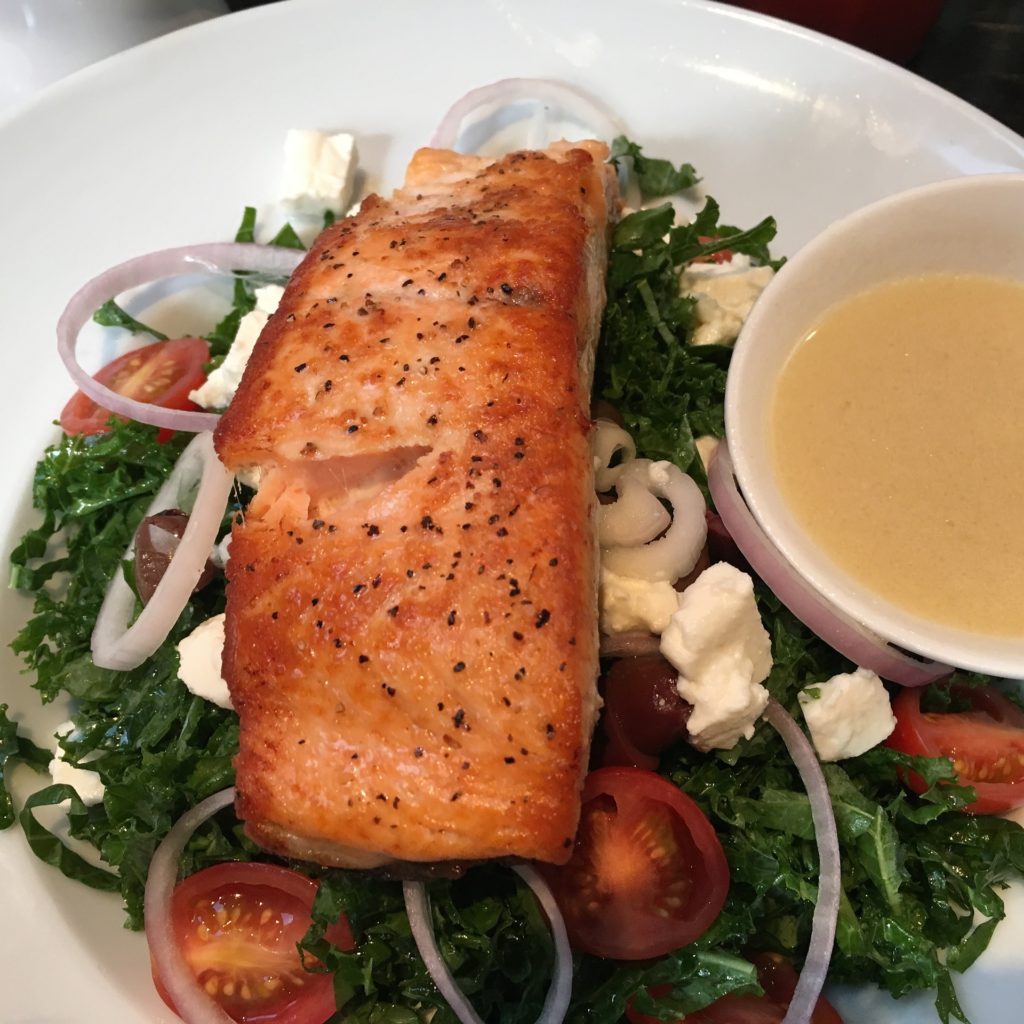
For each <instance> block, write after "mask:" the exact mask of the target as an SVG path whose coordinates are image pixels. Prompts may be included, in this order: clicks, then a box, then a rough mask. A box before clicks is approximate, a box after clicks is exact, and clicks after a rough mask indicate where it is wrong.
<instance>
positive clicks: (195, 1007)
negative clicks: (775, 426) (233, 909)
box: [143, 787, 235, 1024]
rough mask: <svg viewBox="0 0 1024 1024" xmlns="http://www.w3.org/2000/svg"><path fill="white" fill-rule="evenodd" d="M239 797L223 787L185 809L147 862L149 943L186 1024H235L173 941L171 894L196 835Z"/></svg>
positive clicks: (147, 926)
mask: <svg viewBox="0 0 1024 1024" xmlns="http://www.w3.org/2000/svg"><path fill="white" fill-rule="evenodd" d="M234 799H235V790H234V787H231V788H229V789H222V790H221V791H220V792H219V793H214V795H213V796H209V797H207V798H206V799H205V800H203V801H202V802H201V803H199V804H196V806H195V807H193V808H192V809H191V810H189V811H186V812H185V814H184V815H182V817H180V818H179V819H178V821H177V822H176V823H175V825H174V827H173V828H172V829H171V831H170V832H168V833H167V835H166V836H165V837H164V839H163V842H161V843H160V845H159V846H158V847H157V848H156V852H155V853H154V854H153V859H152V860H151V861H150V862H149V874H148V875H147V876H146V894H145V900H144V903H143V908H144V911H145V916H146V941H147V942H148V943H149V955H150V956H151V957H152V958H153V963H154V965H155V967H156V973H157V974H158V975H159V976H160V980H161V981H162V982H163V985H164V988H166V989H167V994H168V995H169V996H170V997H171V1001H172V1002H173V1003H174V1007H175V1010H176V1011H177V1014H178V1016H179V1017H181V1019H182V1020H183V1021H185V1024H234V1021H233V1019H232V1018H231V1017H229V1016H228V1015H227V1014H226V1013H225V1012H224V1011H223V1010H222V1009H221V1008H220V1007H219V1006H218V1005H217V1004H216V1003H215V1002H214V1001H213V1000H212V999H211V998H210V997H209V996H208V995H207V994H206V992H205V991H204V989H203V987H202V986H201V985H200V984H199V982H198V981H196V978H195V975H194V974H193V973H192V971H191V969H190V968H189V966H188V964H187V963H186V962H185V958H184V957H183V956H182V955H181V950H180V949H178V946H177V943H176V942H175V941H174V928H173V927H172V924H171V896H172V894H173V893H174V887H175V885H176V884H177V881H178V863H179V861H180V860H181V854H182V852H183V851H184V849H185V844H186V843H187V842H188V841H189V839H190V838H191V836H192V833H193V832H195V830H196V829H197V828H198V827H199V826H200V825H202V823H203V822H204V821H206V820H207V819H208V818H212V817H213V815H215V814H216V813H217V812H218V811H220V810H223V808H225V807H227V806H228V805H229V804H231V803H233V802H234Z"/></svg>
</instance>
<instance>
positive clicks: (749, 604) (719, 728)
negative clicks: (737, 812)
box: [661, 562, 772, 750]
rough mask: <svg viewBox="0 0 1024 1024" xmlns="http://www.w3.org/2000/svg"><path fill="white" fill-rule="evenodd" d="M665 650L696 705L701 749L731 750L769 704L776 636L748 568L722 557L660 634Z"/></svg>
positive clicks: (694, 725) (695, 732) (694, 728)
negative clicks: (744, 569) (756, 597)
mask: <svg viewBox="0 0 1024 1024" xmlns="http://www.w3.org/2000/svg"><path fill="white" fill-rule="evenodd" d="M661 653H662V654H663V655H664V656H665V658H667V659H668V661H670V662H671V663H672V665H673V666H674V667H675V668H676V669H677V670H678V671H679V673H680V675H679V681H678V682H677V684H676V689H677V690H678V691H679V695H680V696H681V697H682V698H683V699H684V700H686V701H688V702H689V703H690V704H691V705H692V706H693V713H692V714H691V715H690V719H689V721H688V722H687V724H686V728H687V731H688V732H689V733H690V736H691V737H692V738H693V742H694V745H695V746H697V747H698V748H699V749H701V750H710V749H718V750H729V749H730V748H731V747H734V746H735V745H736V744H737V743H738V742H739V739H740V737H741V736H745V737H746V738H747V739H750V737H751V736H753V735H754V723H755V722H756V721H757V720H758V719H759V718H760V717H761V715H762V713H763V712H764V709H765V707H766V706H767V704H768V691H767V690H766V689H765V688H764V687H763V686H761V685H760V684H761V683H762V682H764V680H765V679H766V678H767V677H768V673H769V672H770V671H771V667H772V651H771V640H770V639H769V637H768V634H767V632H766V631H765V628H764V626H763V625H762V624H761V617H760V615H758V612H757V604H756V603H755V601H754V583H753V581H752V580H751V578H750V577H749V576H748V575H747V574H746V573H742V572H740V571H739V570H738V569H736V568H734V567H733V566H731V565H729V564H728V563H727V562H717V563H716V564H715V565H712V566H711V567H710V568H708V569H705V570H704V572H702V573H701V574H700V576H698V577H697V579H696V580H695V581H694V582H693V583H691V584H690V586H689V587H687V588H686V590H685V591H683V593H682V595H681V596H680V601H679V609H678V611H676V612H675V614H673V616H672V618H671V621H670V622H669V624H668V627H667V628H666V629H665V631H664V633H662V635H661Z"/></svg>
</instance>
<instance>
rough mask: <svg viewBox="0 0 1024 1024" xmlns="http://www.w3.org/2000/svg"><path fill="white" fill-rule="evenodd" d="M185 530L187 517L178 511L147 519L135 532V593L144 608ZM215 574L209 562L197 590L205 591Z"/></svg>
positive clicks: (168, 510) (215, 568) (214, 569)
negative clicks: (203, 589) (204, 588)
mask: <svg viewBox="0 0 1024 1024" xmlns="http://www.w3.org/2000/svg"><path fill="white" fill-rule="evenodd" d="M186 526H188V515H187V514H186V513H185V512H182V511H181V509H178V508H171V509H167V510H165V511H163V512H158V513H157V514H156V515H155V516H147V517H146V518H145V519H143V520H142V522H141V523H139V528H138V529H137V530H136V531H135V589H136V590H137V591H138V594H139V597H140V598H141V599H142V603H143V604H149V599H150V598H151V597H152V596H153V593H154V592H155V591H156V588H157V584H158V583H159V582H160V581H161V580H162V579H163V577H164V573H165V572H167V566H169V565H170V564H171V558H172V557H173V556H174V552H175V551H177V549H178V542H179V541H180V540H181V538H182V537H183V536H184V534H185V527H186ZM216 572H217V567H216V566H215V565H214V564H213V562H211V561H210V560H209V559H207V560H206V566H205V568H204V569H203V573H202V575H201V576H200V577H199V582H198V583H196V586H195V590H201V589H202V588H203V587H205V586H206V585H207V583H209V582H210V580H212V579H213V577H214V575H215V574H216ZM193 592H194V591H193Z"/></svg>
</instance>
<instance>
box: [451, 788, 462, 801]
mask: <svg viewBox="0 0 1024 1024" xmlns="http://www.w3.org/2000/svg"><path fill="white" fill-rule="evenodd" d="M460 796H462V794H461V793H460V792H458V791H457V790H456V792H454V793H452V799H451V803H455V801H456V800H458V799H459V797H460Z"/></svg>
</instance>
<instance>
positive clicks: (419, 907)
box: [402, 865, 572, 1024]
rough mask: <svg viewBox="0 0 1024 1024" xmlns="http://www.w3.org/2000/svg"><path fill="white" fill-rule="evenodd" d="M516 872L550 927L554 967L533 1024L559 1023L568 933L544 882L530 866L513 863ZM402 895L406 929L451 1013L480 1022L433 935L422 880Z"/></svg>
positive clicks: (467, 1023)
mask: <svg viewBox="0 0 1024 1024" xmlns="http://www.w3.org/2000/svg"><path fill="white" fill-rule="evenodd" d="M512 870H513V871H515V872H516V874H518V875H519V877H520V878H522V880H523V881H524V882H525V883H526V884H527V885H528V886H529V887H530V888H531V889H532V890H533V893H534V895H535V896H536V897H537V900H538V902H539V903H540V905H541V907H542V908H543V910H544V913H545V914H546V915H547V918H548V924H549V925H550V926H551V935H552V938H553V940H554V944H555V968H554V975H553V977H552V979H551V985H550V987H549V988H548V994H547V996H546V997H545V999H544V1006H543V1007H542V1008H541V1013H540V1016H539V1017H538V1018H537V1022H536V1024H561V1021H562V1020H564V1019H565V1014H566V1012H567V1011H568V1009H569V998H570V996H571V995H572V950H571V949H570V948H569V936H568V934H567V933H566V930H565V921H564V920H563V918H562V913H561V911H560V910H559V909H558V905H557V904H556V903H555V897H554V896H553V895H552V893H551V890H550V889H549V888H548V884H547V882H545V881H544V879H543V878H541V877H540V875H538V874H537V872H536V871H534V870H533V868H531V867H527V866H526V865H514V866H513V868H512ZM402 890H403V893H404V895H405V910H406V913H407V914H408V915H409V928H410V929H411V931H412V937H413V939H415V941H416V948H417V949H418V950H419V951H420V956H421V957H422V958H423V963H424V965H425V966H426V968H427V971H428V972H429V974H430V977H431V978H432V979H433V981H434V984H435V985H436V986H437V989H438V991H439V992H440V993H441V995H443V996H444V998H445V1000H446V1001H447V1003H448V1005H449V1006H450V1007H451V1009H452V1012H453V1013H454V1014H455V1016H456V1017H458V1019H459V1020H460V1021H461V1022H462V1024H483V1022H482V1021H481V1019H480V1017H479V1015H478V1014H477V1012H476V1010H474V1009H473V1005H472V1004H471V1003H470V1001H469V1000H468V999H467V998H466V994H465V993H464V992H463V991H462V989H460V988H459V986H458V983H457V982H456V981H455V979H454V978H453V977H452V973H451V971H449V970H448V965H447V964H446V963H445V962H444V958H443V957H442V956H441V951H440V949H438V947H437V939H436V938H435V936H434V925H433V921H432V919H431V916H430V899H429V897H428V896H427V887H426V886H425V885H424V884H423V882H405V883H404V884H403V886H402Z"/></svg>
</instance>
